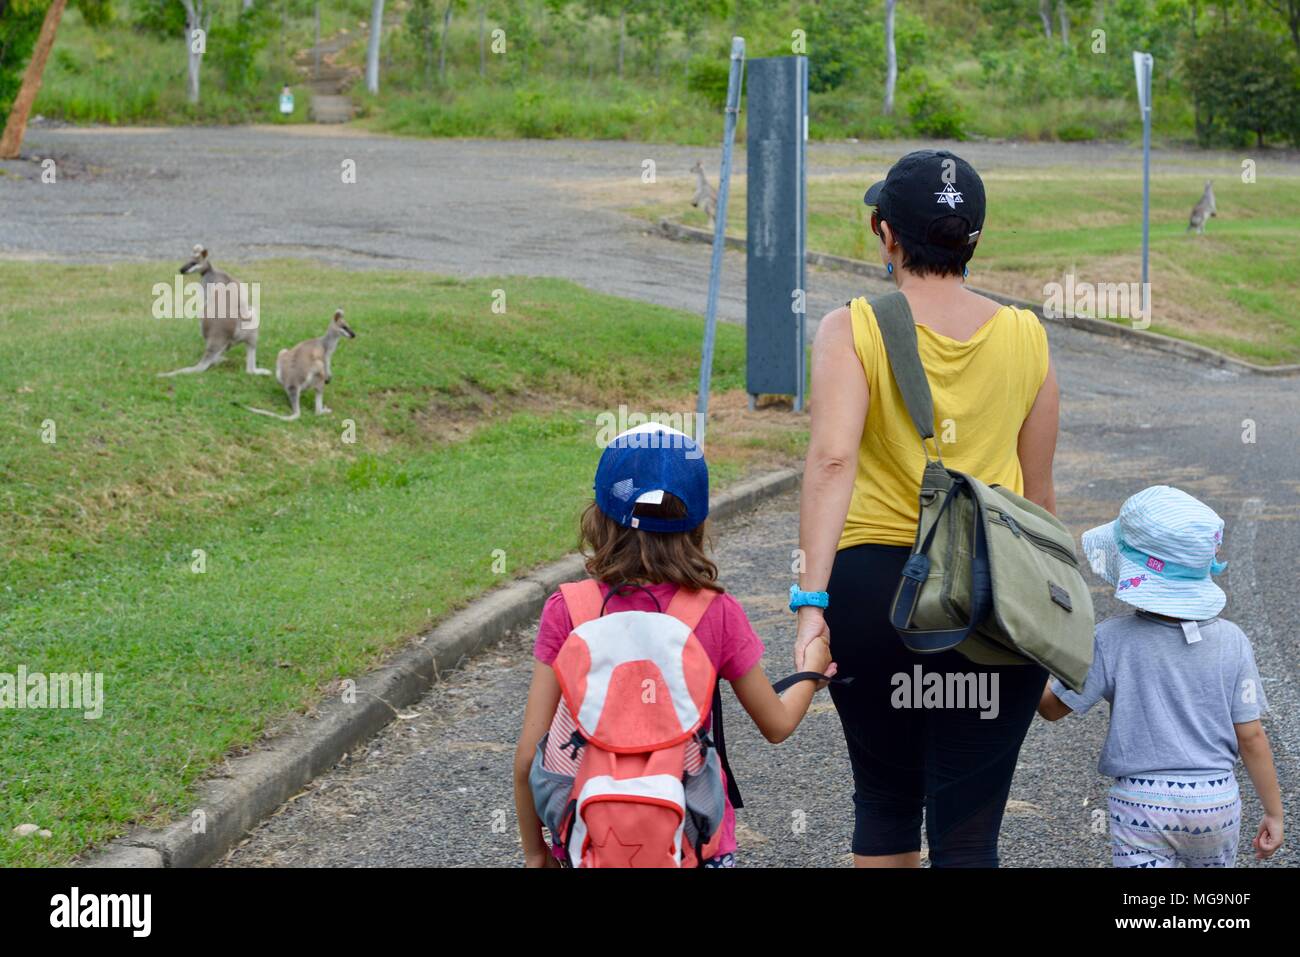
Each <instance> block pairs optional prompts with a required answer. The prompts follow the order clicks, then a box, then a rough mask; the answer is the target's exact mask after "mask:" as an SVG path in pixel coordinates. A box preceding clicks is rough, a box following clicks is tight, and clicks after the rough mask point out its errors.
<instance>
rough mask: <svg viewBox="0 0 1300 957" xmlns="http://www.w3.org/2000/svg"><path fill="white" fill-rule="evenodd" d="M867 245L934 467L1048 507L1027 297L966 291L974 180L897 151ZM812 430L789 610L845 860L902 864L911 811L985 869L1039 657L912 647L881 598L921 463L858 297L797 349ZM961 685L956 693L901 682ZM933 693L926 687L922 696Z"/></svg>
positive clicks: (1047, 453)
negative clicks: (825, 652)
mask: <svg viewBox="0 0 1300 957" xmlns="http://www.w3.org/2000/svg"><path fill="white" fill-rule="evenodd" d="M866 203H867V205H868V206H872V207H874V209H873V211H872V214H871V229H872V232H873V233H875V235H876V236H877V237H878V238H879V241H880V256H881V260H882V262H883V263H884V264H885V268H886V269H887V270H888V272H889V274H890V275H891V276H892V278H893V280H894V282H895V283H896V284H897V286H898V289H899V290H900V291H901V292H902V294H903V295H904V296H905V297H906V298H907V302H908V305H909V306H910V308H911V312H912V315H913V317H914V319H915V322H916V333H917V340H918V343H917V345H918V352H919V353H920V357H921V362H922V364H923V366H924V367H925V372H926V376H927V378H928V380H929V385H930V391H931V392H932V393H933V396H934V413H935V415H934V431H935V435H936V436H937V437H938V440H939V442H940V445H941V453H942V455H943V459H944V461H945V463H946V464H947V465H948V466H949V467H950V468H953V469H957V470H960V471H962V472H966V473H968V474H971V475H974V476H975V477H976V478H978V479H980V480H981V481H983V482H985V483H987V484H990V485H992V484H1001V485H1004V486H1006V487H1007V488H1009V489H1011V490H1013V491H1015V492H1017V493H1019V494H1022V495H1024V496H1025V497H1026V498H1028V499H1030V500H1031V501H1033V502H1035V503H1037V504H1039V505H1041V506H1042V507H1043V508H1045V509H1047V510H1048V511H1052V512H1054V511H1055V507H1056V502H1055V496H1054V492H1053V487H1052V457H1053V455H1054V453H1055V449H1056V431H1057V406H1058V393H1057V385H1056V376H1055V373H1054V372H1053V369H1052V365H1051V362H1050V360H1049V357H1048V348H1047V335H1046V333H1045V332H1044V330H1043V328H1042V325H1041V324H1040V323H1039V321H1038V319H1037V317H1035V316H1034V314H1033V313H1031V312H1029V311H1027V310H1023V309H1014V308H1012V307H1009V306H1002V305H999V304H998V303H996V302H994V301H993V300H991V299H988V298H986V297H984V296H981V295H978V294H976V293H974V292H971V291H970V290H968V289H967V288H966V287H965V285H964V279H965V276H966V273H967V263H968V262H969V261H970V259H971V256H972V255H973V254H974V252H975V249H976V244H977V242H978V240H979V238H980V235H981V232H982V231H983V229H984V185H983V183H982V182H981V181H980V178H979V175H978V174H977V173H976V172H975V170H974V169H973V168H972V167H971V166H970V164H969V163H967V162H965V161H964V160H962V159H961V158H960V157H957V156H954V155H953V154H952V153H949V152H947V151H944V150H921V151H918V152H915V153H909V154H908V155H906V156H904V157H903V158H902V159H900V160H899V161H898V162H897V163H896V164H895V165H894V166H893V167H892V168H891V169H890V171H889V175H888V176H887V177H886V178H885V180H884V181H883V182H880V183H876V184H875V185H874V186H872V187H871V188H870V189H869V190H868V191H867V194H866ZM812 381H813V401H812V436H811V440H810V442H809V447H808V457H807V464H806V468H805V472H804V479H803V490H802V497H801V503H800V521H799V542H800V547H801V548H802V549H803V554H804V556H805V567H804V571H803V573H802V574H801V576H800V581H799V584H798V585H797V586H795V587H792V589H791V592H792V598H791V607H792V608H795V609H797V611H798V615H799V626H798V639H797V642H796V647H795V661H796V664H799V663H800V662H801V661H802V655H803V653H804V649H805V648H807V647H809V646H810V645H811V643H812V642H814V641H816V640H817V639H819V638H821V637H826V636H828V637H829V640H830V645H831V653H832V656H833V657H834V659H835V661H836V663H837V664H838V666H839V671H840V674H842V675H844V676H846V677H848V676H852V677H853V679H854V681H853V683H852V684H849V685H846V686H844V687H837V686H832V688H831V697H832V699H833V700H834V702H835V707H836V710H837V711H838V712H839V716H840V721H841V723H842V724H843V727H844V739H845V741H846V743H847V745H848V751H849V762H850V764H851V766H852V771H853V786H854V793H853V803H854V829H853V854H854V861H855V863H856V864H857V865H858V866H860V867H918V866H920V848H921V823H922V813H923V812H924V820H925V827H926V834H927V839H928V845H929V859H930V863H931V864H932V865H933V866H935V867H962V866H966V867H995V866H997V862H998V852H997V848H998V830H999V828H1000V827H1001V823H1002V814H1003V810H1004V808H1005V806H1006V801H1007V796H1008V793H1009V791H1010V787H1011V776H1012V773H1013V772H1014V771H1015V767H1016V757H1017V755H1018V754H1019V752H1020V745H1021V742H1022V741H1023V740H1024V737H1025V732H1026V731H1027V730H1028V726H1029V722H1030V720H1031V719H1032V718H1033V715H1034V710H1035V708H1036V706H1037V704H1038V700H1039V697H1040V693H1041V691H1042V688H1043V683H1044V681H1045V679H1046V673H1045V672H1044V670H1043V669H1042V668H1040V667H1039V666H1037V665H1030V664H1025V665H1007V666H981V665H976V664H974V663H972V662H971V661H969V660H967V659H966V658H965V657H963V656H962V655H961V654H960V653H958V652H957V651H946V652H941V653H937V654H931V655H917V654H913V653H911V652H909V651H908V650H907V649H906V648H904V646H903V644H902V642H901V640H900V639H899V636H898V634H897V633H896V632H895V631H894V629H893V628H892V627H891V626H890V624H889V618H888V606H889V603H890V599H891V598H892V596H893V594H894V590H895V587H896V586H897V584H898V579H899V575H900V572H901V571H902V567H903V563H904V562H905V561H906V559H907V557H908V554H909V551H910V546H911V544H912V543H913V541H914V540H915V536H916V525H917V521H918V512H919V507H918V502H917V497H918V494H919V490H920V476H921V473H922V470H923V467H924V464H925V456H924V453H923V452H922V446H921V444H920V441H919V440H918V438H917V434H916V429H915V427H914V426H913V423H912V420H911V418H910V417H909V416H908V412H907V408H906V406H905V405H904V402H903V398H902V395H901V394H900V392H899V389H898V386H897V384H896V383H895V381H894V377H893V375H892V372H891V369H890V365H889V361H888V358H887V356H886V353H885V347H884V343H883V341H882V339H881V333H880V329H879V327H878V325H877V322H876V317H875V315H874V313H873V312H872V309H871V305H870V303H869V302H868V301H867V300H866V299H854V300H853V301H852V302H851V303H849V304H847V305H846V306H844V307H843V308H840V309H836V310H835V311H834V312H831V313H830V314H828V315H827V316H826V317H825V318H824V319H823V320H822V323H821V326H820V328H819V329H818V330H817V337H816V342H815V344H814V347H813V371H812ZM917 681H923V682H925V683H926V686H927V687H934V682H936V681H939V682H942V684H941V685H940V687H947V688H953V687H954V686H957V685H959V684H961V685H964V687H967V688H977V689H981V693H980V694H977V695H972V696H968V697H966V698H964V699H963V700H956V696H953V700H939V701H937V702H936V701H935V700H934V696H932V695H930V694H928V693H927V694H925V695H921V694H919V693H917V694H912V693H908V692H907V687H908V686H909V685H910V684H912V683H915V682H917ZM938 697H939V698H943V697H944V696H943V695H939V696H938Z"/></svg>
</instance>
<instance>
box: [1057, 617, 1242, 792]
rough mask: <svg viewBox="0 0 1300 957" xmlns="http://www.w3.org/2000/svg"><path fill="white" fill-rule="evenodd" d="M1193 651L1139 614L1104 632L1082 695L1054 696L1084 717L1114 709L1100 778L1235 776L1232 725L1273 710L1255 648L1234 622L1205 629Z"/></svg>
mask: <svg viewBox="0 0 1300 957" xmlns="http://www.w3.org/2000/svg"><path fill="white" fill-rule="evenodd" d="M1196 632H1199V634H1200V640H1195V641H1189V640H1188V635H1187V634H1185V629H1184V627H1183V626H1182V625H1180V624H1179V623H1178V622H1170V621H1162V620H1161V619H1159V618H1153V617H1151V616H1149V615H1146V614H1143V613H1142V612H1137V613H1136V614H1132V615H1120V616H1119V617H1117V618H1109V619H1107V620H1106V621H1103V622H1101V623H1100V624H1099V625H1097V631H1096V643H1095V647H1094V652H1093V658H1092V668H1091V669H1089V671H1088V677H1087V678H1086V679H1085V680H1084V685H1083V691H1082V692H1080V693H1077V694H1076V693H1075V692H1073V691H1070V690H1068V689H1067V688H1066V687H1065V686H1064V685H1062V684H1061V683H1060V682H1059V681H1055V680H1053V681H1052V691H1053V692H1054V693H1055V694H1056V696H1057V697H1058V698H1060V699H1061V701H1063V702H1064V703H1065V704H1066V705H1067V706H1068V707H1070V708H1072V709H1073V710H1074V711H1077V712H1078V713H1080V714H1082V713H1083V712H1085V711H1087V710H1088V709H1089V708H1091V707H1092V706H1093V705H1094V704H1096V703H1097V702H1098V701H1099V700H1101V699H1102V698H1105V699H1106V700H1107V701H1109V702H1110V729H1109V730H1108V731H1107V732H1106V743H1105V744H1104V745H1103V746H1102V749H1101V760H1100V761H1098V763H1097V769H1098V770H1099V771H1100V772H1101V773H1102V774H1105V775H1109V776H1111V777H1123V776H1125V775H1137V774H1146V773H1152V772H1157V771H1158V772H1164V773H1168V774H1199V773H1202V772H1205V773H1213V772H1217V771H1232V770H1233V768H1234V767H1235V765H1236V763H1237V734H1236V730H1235V729H1234V728H1233V725H1234V724H1242V723H1244V722H1247V721H1254V720H1255V719H1256V718H1258V717H1259V716H1260V714H1261V713H1262V712H1263V711H1264V710H1266V709H1267V707H1268V704H1267V702H1266V701H1265V700H1264V689H1263V687H1262V685H1261V684H1260V680H1259V672H1258V671H1257V670H1256V668H1255V656H1254V655H1253V654H1252V653H1251V650H1250V641H1249V640H1248V639H1247V638H1246V636H1245V635H1244V634H1243V633H1242V631H1241V629H1240V628H1238V627H1237V626H1236V625H1234V624H1233V623H1232V622H1230V621H1225V620H1224V619H1222V618H1212V619H1210V620H1209V621H1202V622H1199V623H1197V625H1196V628H1195V631H1194V632H1193V634H1192V636H1191V637H1193V638H1195V634H1196Z"/></svg>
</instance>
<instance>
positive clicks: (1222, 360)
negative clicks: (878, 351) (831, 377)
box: [656, 219, 1300, 376]
mask: <svg viewBox="0 0 1300 957" xmlns="http://www.w3.org/2000/svg"><path fill="white" fill-rule="evenodd" d="M656 231H657V232H658V233H659V235H661V236H664V237H666V238H668V239H675V240H679V241H683V242H697V243H709V244H712V243H713V233H711V232H709V231H707V230H704V229H696V228H695V227H693V226H683V225H682V224H681V223H674V222H672V221H671V220H668V219H661V220H659V225H658V227H657V230H656ZM726 248H728V249H737V250H740V251H742V252H743V251H744V249H745V241H744V240H743V239H741V238H740V237H738V236H728V237H726ZM807 260H808V263H809V264H810V265H813V266H821V267H822V268H824V269H837V270H839V271H841V272H851V273H857V274H858V275H860V276H869V277H871V278H872V279H888V278H889V274H888V273H886V272H885V269H884V267H883V266H877V265H876V264H875V263H869V262H863V261H862V260H860V259H846V258H845V257H843V256H832V255H830V254H829V253H818V252H809V253H808V254H807ZM971 289H972V290H973V291H975V292H977V293H979V294H980V295H982V296H988V297H989V298H990V299H992V300H994V301H995V302H1000V303H1003V304H1004V305H1008V306H1015V307H1017V308H1019V309H1028V310H1029V311H1030V312H1032V313H1034V315H1036V316H1038V318H1039V319H1041V320H1043V321H1044V322H1054V323H1056V324H1057V325H1061V326H1069V327H1071V328H1073V329H1081V330H1083V331H1084V332H1091V333H1095V334H1097V335H1101V336H1112V337H1115V338H1121V339H1130V340H1135V341H1137V342H1139V343H1141V344H1143V345H1145V346H1148V347H1150V348H1152V349H1158V350H1160V351H1161V352H1169V353H1172V354H1174V355H1177V356H1182V357H1183V358H1184V359H1191V360H1193V361H1196V362H1206V363H1209V364H1210V365H1215V366H1220V367H1222V368H1226V369H1234V370H1236V371H1239V372H1253V373H1256V374H1257V375H1276V376H1291V375H1296V374H1298V373H1300V364H1292V365H1282V366H1261V365H1256V364H1255V363H1253V362H1247V361H1246V360H1245V359H1238V358H1236V357H1235V356H1230V355H1227V354H1226V353H1223V352H1220V351H1218V350H1217V349H1211V348H1210V347H1209V346H1202V345H1197V344H1196V343H1194V342H1185V341H1183V340H1182V339H1174V338H1173V337H1171V336H1164V335H1161V334H1160V333H1158V332H1149V331H1147V330H1145V329H1133V328H1130V327H1129V326H1122V325H1120V324H1119V323H1116V322H1107V321H1106V320H1105V319H1090V318H1087V317H1084V316H1077V317H1074V318H1070V317H1067V316H1048V315H1044V313H1043V307H1042V304H1041V303H1036V302H1031V301H1029V300H1027V299H1017V298H1016V297H1014V296H1006V295H1003V294H1002V293H1000V292H994V291H993V290H991V289H978V288H976V287H975V286H971Z"/></svg>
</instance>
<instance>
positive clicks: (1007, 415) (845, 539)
mask: <svg viewBox="0 0 1300 957" xmlns="http://www.w3.org/2000/svg"><path fill="white" fill-rule="evenodd" d="M850 312H851V315H852V323H853V348H854V351H855V352H857V354H858V359H859V360H861V362H862V368H863V369H864V370H865V371H866V374H867V385H868V386H869V388H870V390H871V397H870V400H869V403H868V407H867V422H866V426H865V428H863V430H862V443H861V444H860V445H859V447H858V469H857V477H856V478H855V479H854V481H853V498H852V500H851V501H850V502H849V514H848V518H847V519H846V521H845V523H844V532H843V534H842V535H841V536H840V543H839V547H840V548H848V547H849V546H851V545H861V544H863V543H866V542H875V543H879V544H886V545H911V544H912V543H913V541H914V540H915V538H916V523H917V518H918V505H917V496H918V494H919V493H920V489H921V472H922V471H923V470H924V468H925V454H924V452H922V450H921V440H920V438H919V437H918V436H917V434H916V428H915V427H914V426H913V425H912V420H911V418H910V417H909V416H908V414H907V406H906V405H904V404H903V396H902V394H901V393H900V392H899V391H898V386H897V385H896V384H895V383H894V376H893V373H892V372H891V371H890V368H889V358H888V356H886V354H885V343H884V341H883V340H882V339H881V337H880V327H879V326H877V325H876V317H875V314H874V313H873V312H872V311H871V306H869V305H868V304H867V300H866V299H854V300H853V302H852V303H851V304H850ZM916 338H917V349H918V351H919V352H920V354H921V363H922V364H923V365H924V366H925V372H926V377H927V378H928V379H929V380H930V392H931V394H932V395H933V396H934V434H935V437H936V438H937V439H938V440H939V444H940V451H941V452H942V454H943V461H944V464H945V465H947V466H948V467H949V468H953V469H957V470H959V471H962V472H966V473H967V474H969V475H974V476H975V477H976V478H978V479H980V480H981V481H983V482H985V483H987V484H989V485H995V484H996V485H1004V486H1006V487H1007V488H1009V489H1012V490H1013V491H1014V492H1016V493H1017V494H1023V493H1024V477H1023V476H1022V475H1021V472H1020V459H1019V457H1018V456H1017V454H1016V444H1017V440H1018V439H1019V436H1020V427H1021V425H1023V424H1024V421H1025V417H1026V416H1027V415H1029V410H1030V409H1031V408H1032V407H1033V404H1034V400H1035V399H1036V398H1037V397H1038V390H1039V388H1041V386H1042V384H1043V380H1044V379H1045V378H1046V377H1047V361H1048V352H1047V333H1046V332H1045V331H1044V329H1043V326H1042V323H1040V322H1039V321H1038V317H1037V316H1035V315H1034V314H1033V313H1032V312H1030V311H1029V310H1027V309H1015V308H1013V307H1011V306H1003V307H1002V308H1001V309H999V310H998V311H997V312H996V313H995V314H994V315H993V318H991V319H989V321H988V322H986V323H984V325H982V326H981V327H980V328H979V329H978V330H976V332H975V335H973V336H972V337H971V338H970V339H968V340H966V341H965V342H959V341H957V340H956V339H949V338H948V337H947V336H945V335H942V334H940V333H938V332H934V331H933V330H931V329H929V328H928V327H926V326H923V325H919V324H918V325H917V327H916ZM931 448H933V445H932V446H931Z"/></svg>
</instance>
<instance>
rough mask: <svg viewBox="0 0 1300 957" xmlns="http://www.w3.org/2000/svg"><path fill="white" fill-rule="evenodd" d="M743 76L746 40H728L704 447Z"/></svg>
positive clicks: (703, 401)
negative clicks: (724, 120) (728, 55)
mask: <svg viewBox="0 0 1300 957" xmlns="http://www.w3.org/2000/svg"><path fill="white" fill-rule="evenodd" d="M744 72H745V38H744V37H732V38H731V75H730V77H729V78H728V80H727V112H726V123H725V127H724V132H723V137H722V166H721V168H720V169H719V171H718V208H717V210H716V211H715V218H714V221H713V263H712V265H711V266H710V267H709V298H708V305H707V306H706V307H705V312H704V351H703V354H702V355H701V356H700V391H699V394H698V395H697V396H696V401H695V412H696V415H697V420H698V421H697V428H698V430H699V434H698V435H696V436H695V440H696V441H697V442H698V443H699V444H700V445H703V444H704V432H705V428H706V423H707V421H708V415H709V380H710V378H712V376H713V340H714V338H715V336H716V333H717V326H718V288H719V286H720V285H721V283H722V250H723V247H724V246H726V234H727V196H728V194H729V193H730V192H731V148H732V145H733V144H734V143H735V141H736V119H737V117H738V115H739V114H740V87H741V83H742V82H743V79H744Z"/></svg>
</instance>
